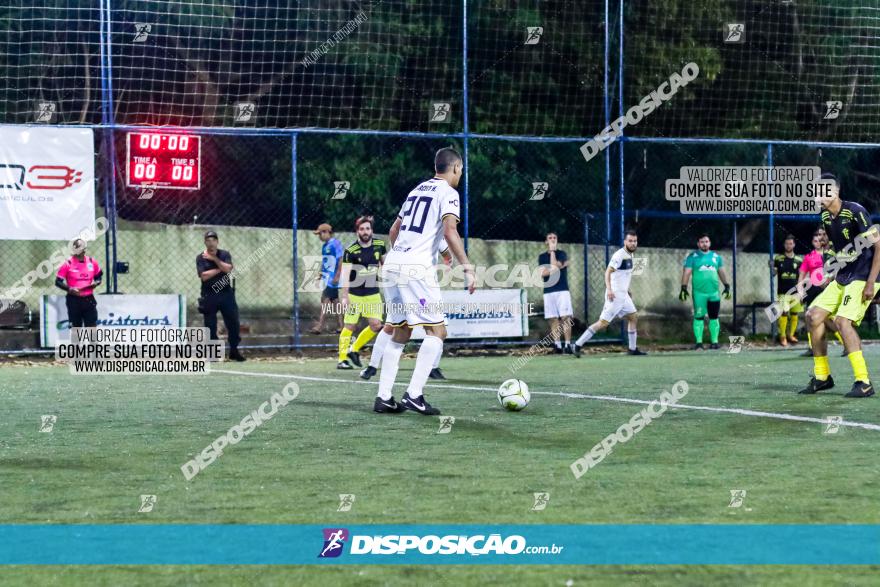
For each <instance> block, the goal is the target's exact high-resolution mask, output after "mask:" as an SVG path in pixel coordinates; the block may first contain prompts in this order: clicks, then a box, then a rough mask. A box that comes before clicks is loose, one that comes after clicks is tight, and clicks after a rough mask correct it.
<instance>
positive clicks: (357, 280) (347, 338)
mask: <svg viewBox="0 0 880 587" xmlns="http://www.w3.org/2000/svg"><path fill="white" fill-rule="evenodd" d="M354 226H355V228H354V229H355V232H356V233H357V235H358V240H357V241H356V242H355V243H354V244H353V245H351V246H350V247H348V248H347V249H345V252H344V253H343V255H342V278H341V282H340V284H339V300H340V302H342V306H343V307H344V308H345V318H344V320H343V323H344V326H343V328H342V332H341V333H339V363H337V365H336V368H337V369H352V368H353V367H352V365H355V366H357V367H360V366H361V359H360V354H359V352H360V350H361V349H362V348H363V347H364V345H366V344H367V343H368V342H370V341H371V340H373V338H374V337H375V336H376V334H377V333H378V332H379V331H380V330H381V329H382V296H381V295H380V294H379V282H378V276H379V267H380V266H381V265H382V263H383V262H384V260H385V253H386V249H385V241H383V240H380V239H377V238H373V218H372V216H361V217H360V218H358V219H357V220H356V221H355V225H354ZM361 317H363V318H366V319H367V322H368V326H367V327H366V328H364V329H363V330H361V332H360V334H359V335H358V337H357V339H355V341H354V344H353V345H352V346H351V349H349V344H350V343H351V335H352V334H353V333H354V329H355V328H357V324H358V321H359V320H360V319H361Z"/></svg>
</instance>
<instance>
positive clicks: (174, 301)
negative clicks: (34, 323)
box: [40, 294, 186, 347]
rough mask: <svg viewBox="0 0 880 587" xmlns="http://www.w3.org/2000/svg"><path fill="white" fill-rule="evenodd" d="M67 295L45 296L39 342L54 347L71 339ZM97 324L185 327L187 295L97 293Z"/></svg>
mask: <svg viewBox="0 0 880 587" xmlns="http://www.w3.org/2000/svg"><path fill="white" fill-rule="evenodd" d="M66 297H67V296H63V295H62V296H42V300H41V302H40V307H41V308H42V311H41V312H40V344H41V345H42V346H44V347H54V346H56V345H57V344H58V343H59V342H69V341H70V322H69V321H68V319H67V304H66V303H65V298H66ZM95 299H96V300H98V326H104V327H111V328H112V327H114V326H117V327H122V326H126V327H132V326H135V327H137V326H143V327H148V326H149V327H152V328H161V327H165V328H182V327H184V326H186V296H182V295H121V294H120V295H96V296H95Z"/></svg>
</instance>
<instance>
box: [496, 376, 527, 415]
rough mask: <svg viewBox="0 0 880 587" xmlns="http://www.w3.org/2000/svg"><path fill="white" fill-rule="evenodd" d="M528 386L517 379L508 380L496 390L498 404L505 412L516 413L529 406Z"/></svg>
mask: <svg viewBox="0 0 880 587" xmlns="http://www.w3.org/2000/svg"><path fill="white" fill-rule="evenodd" d="M529 399H531V395H530V394H529V386H528V385H526V382H525V381H520V380H519V379H508V380H507V381H505V382H504V383H502V384H501V387H499V388H498V403H500V404H501V406H502V407H503V408H504V409H505V410H509V411H511V412H518V411H520V410H522V409H524V408H525V407H526V406H527V405H529Z"/></svg>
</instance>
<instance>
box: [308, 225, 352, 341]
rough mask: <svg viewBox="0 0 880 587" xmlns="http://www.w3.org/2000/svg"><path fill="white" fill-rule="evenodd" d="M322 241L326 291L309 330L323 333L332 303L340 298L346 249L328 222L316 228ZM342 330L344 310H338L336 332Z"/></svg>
mask: <svg viewBox="0 0 880 587" xmlns="http://www.w3.org/2000/svg"><path fill="white" fill-rule="evenodd" d="M314 234H317V235H318V238H320V239H321V242H322V243H324V244H323V245H321V257H322V260H321V281H322V282H323V284H324V291H323V292H322V293H321V314H320V316H319V317H318V322H317V324H315V325H314V326H313V327H312V329H311V330H309V332H311V333H312V334H321V332H322V331H323V330H324V318H325V317H326V315H327V311H328V310H329V309H330V308H331V305H334V306H335V305H336V303H337V301H338V300H339V277H340V276H341V275H342V256H343V253H344V249H343V247H342V243H341V242H339V239H337V238H334V237H333V227H332V226H330V225H329V224H327V223H326V222H325V223H323V224H320V225H319V226H318V228H316V229H315V231H314ZM340 332H342V312H336V333H337V334H339V333H340Z"/></svg>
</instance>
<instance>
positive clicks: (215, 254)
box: [196, 230, 245, 361]
mask: <svg viewBox="0 0 880 587" xmlns="http://www.w3.org/2000/svg"><path fill="white" fill-rule="evenodd" d="M219 243H220V239H218V238H217V233H216V232H214V231H213V230H209V231H208V232H206V233H205V250H204V251H202V252H201V253H200V254H199V255H198V256H197V257H196V271H197V272H198V274H199V279H201V280H202V295H201V297H200V300H199V302H200V303H199V312H201V313H202V314H204V316H205V327H206V328H208V329H210V331H211V339H212V340H217V312H218V311H219V312H220V314H221V315H222V316H223V323H224V324H225V325H226V331H227V332H228V333H229V358H230V359H232V360H233V361H244V360H245V359H244V357H243V356H242V355H241V353H240V352H238V343H239V342H241V336H240V333H239V330H240V327H239V321H238V304H236V303H235V288H234V287H233V282H232V269H233V266H232V255H230V254H229V251H224V250H223V249H220V248H218V245H219Z"/></svg>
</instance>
